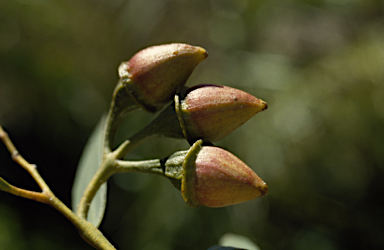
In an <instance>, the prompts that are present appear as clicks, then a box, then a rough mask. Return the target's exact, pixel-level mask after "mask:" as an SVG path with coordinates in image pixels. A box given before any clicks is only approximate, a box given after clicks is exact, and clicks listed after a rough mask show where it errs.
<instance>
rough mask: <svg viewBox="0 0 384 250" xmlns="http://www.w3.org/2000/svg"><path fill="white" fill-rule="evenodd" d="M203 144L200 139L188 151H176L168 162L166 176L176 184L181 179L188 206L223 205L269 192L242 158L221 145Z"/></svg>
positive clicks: (182, 190) (247, 199) (243, 200)
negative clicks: (220, 146)
mask: <svg viewBox="0 0 384 250" xmlns="http://www.w3.org/2000/svg"><path fill="white" fill-rule="evenodd" d="M201 144H202V141H201V140H199V141H197V142H196V143H195V144H193V146H192V147H191V149H190V150H189V151H188V152H186V151H181V152H177V153H175V154H173V155H172V156H171V157H169V158H168V160H167V162H166V163H165V175H166V176H168V177H169V178H170V179H171V181H172V182H173V184H174V185H175V186H176V187H178V185H177V181H176V180H178V179H181V187H180V189H181V193H182V196H183V198H184V200H185V201H186V203H187V204H188V205H190V206H192V207H197V206H200V205H202V206H206V207H224V206H229V205H234V204H238V203H242V202H245V201H249V200H252V199H255V198H257V197H260V196H263V195H266V194H267V192H268V186H267V184H266V183H265V182H264V181H263V180H262V179H261V178H260V177H259V176H258V175H257V174H256V173H255V172H254V171H253V170H252V169H251V168H249V167H248V166H247V165H246V164H245V163H244V162H243V161H241V160H240V159H239V158H237V157H236V156H235V155H233V154H232V153H230V152H228V151H226V150H224V149H222V148H219V147H212V146H201ZM181 162H182V163H181ZM181 164H182V172H181V171H180V165H181Z"/></svg>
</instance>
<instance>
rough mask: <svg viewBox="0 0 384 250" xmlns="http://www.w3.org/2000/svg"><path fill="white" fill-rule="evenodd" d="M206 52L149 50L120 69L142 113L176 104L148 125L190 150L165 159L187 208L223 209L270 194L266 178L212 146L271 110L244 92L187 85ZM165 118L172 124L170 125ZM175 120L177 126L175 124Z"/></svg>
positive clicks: (190, 48) (174, 48)
mask: <svg viewBox="0 0 384 250" xmlns="http://www.w3.org/2000/svg"><path fill="white" fill-rule="evenodd" d="M207 55H208V54H207V52H206V51H205V50H204V49H203V48H201V47H196V46H191V45H187V44H167V45H159V46H153V47H149V48H146V49H144V50H142V51H140V52H138V53H137V54H135V55H134V56H133V57H132V59H130V60H129V61H128V62H124V63H122V64H121V65H120V67H119V76H120V78H121V81H122V83H123V84H124V86H125V88H126V90H127V92H128V93H129V94H130V95H131V97H132V98H133V99H134V100H135V101H136V102H137V103H138V104H139V105H140V106H141V107H143V108H144V110H147V111H150V112H157V111H158V110H160V109H162V108H163V106H164V105H165V104H166V103H168V102H171V101H172V100H174V102H173V103H172V104H171V105H170V106H169V108H167V109H165V110H164V111H163V112H162V113H161V114H160V115H159V116H158V118H157V119H155V120H156V121H158V123H162V124H158V123H155V125H153V126H150V129H151V130H158V131H157V132H156V131H153V133H160V134H162V135H163V136H172V137H177V138H180V137H182V138H185V139H187V140H188V142H189V143H190V144H191V145H192V146H191V148H190V149H189V151H181V152H176V153H174V154H172V155H171V156H170V157H168V158H167V160H166V161H165V162H166V163H165V175H166V176H167V177H168V178H170V179H171V181H172V182H173V183H174V184H175V186H176V187H178V188H179V189H180V190H181V193H182V196H183V198H184V200H185V201H186V202H187V204H188V205H190V206H192V207H196V206H199V205H203V206H207V207H223V206H228V205H232V204H237V203H241V202H244V201H248V200H251V199H254V198H257V197H260V196H263V195H266V194H267V192H268V187H267V185H266V184H265V182H264V181H263V180H261V178H260V177H259V176H258V175H257V174H256V173H255V172H254V171H253V170H252V169H251V168H249V167H248V166H247V165H246V164H245V163H244V162H242V161H241V160H240V159H239V158H237V157H236V156H234V155H233V154H231V153H230V152H228V151H226V150H224V149H222V148H219V147H215V146H202V145H203V144H204V145H212V143H213V142H216V141H218V140H221V139H223V138H224V137H226V136H227V135H229V134H230V133H231V132H232V131H234V130H235V129H236V128H238V127H239V126H241V125H242V124H243V123H245V122H246V121H247V120H249V119H250V118H251V117H253V116H254V115H255V114H256V113H258V112H260V111H263V110H265V109H266V108H267V104H266V102H264V101H262V100H261V99H258V98H256V97H254V96H252V95H250V94H248V93H246V92H244V91H241V90H238V89H234V88H230V87H226V86H220V85H198V86H195V87H192V88H189V89H187V88H185V87H183V86H184V84H185V82H186V81H187V79H188V78H189V76H190V74H191V73H192V71H193V70H194V68H195V67H196V66H197V64H199V63H200V62H201V61H202V60H204V59H205V58H206V57H207ZM167 120H172V122H170V123H169V124H167V122H166V121H167ZM175 121H177V122H175Z"/></svg>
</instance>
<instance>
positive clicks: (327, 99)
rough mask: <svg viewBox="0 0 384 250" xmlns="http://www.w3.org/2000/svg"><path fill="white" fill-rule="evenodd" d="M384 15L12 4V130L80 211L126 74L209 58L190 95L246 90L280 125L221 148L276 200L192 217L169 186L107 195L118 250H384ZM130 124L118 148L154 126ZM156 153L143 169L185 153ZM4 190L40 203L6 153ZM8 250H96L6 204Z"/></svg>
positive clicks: (4, 48) (339, 8)
mask: <svg viewBox="0 0 384 250" xmlns="http://www.w3.org/2000/svg"><path fill="white" fill-rule="evenodd" d="M383 14H384V3H383V1H380V0H376V1H375V0H369V1H366V0H323V1H321V0H318V1H315V0H292V1H261V0H260V1H258V0H257V1H251V0H248V1H247V0H210V1H202V0H197V1H196V0H195V1H192V0H130V1H124V0H114V1H101V0H80V1H79V0H76V1H75V0H67V1H59V0H50V1H47V0H12V1H1V2H0V123H1V124H2V126H3V127H4V128H5V129H6V130H7V131H8V132H9V134H10V136H11V138H12V139H13V141H14V143H15V144H16V146H17V147H18V149H19V151H20V152H21V153H22V155H23V156H24V157H25V158H26V159H27V160H29V161H30V162H31V163H36V164H37V166H38V169H39V171H40V173H41V175H42V176H43V177H44V178H45V180H46V181H47V182H48V184H49V185H50V187H51V188H52V190H53V191H54V192H55V194H56V195H57V196H58V197H59V198H60V199H62V201H63V202H65V203H66V204H67V205H70V200H71V186H72V183H73V179H74V175H75V171H76V165H77V163H78V160H79V158H80V155H81V152H82V149H83V146H84V145H85V143H86V141H87V138H88V137H89V135H90V133H91V132H92V129H93V128H94V126H95V125H96V123H97V122H98V120H99V118H100V116H101V115H102V114H103V113H104V112H106V110H107V108H108V105H109V102H110V98H111V94H112V91H113V88H114V86H115V84H116V82H117V79H118V77H117V67H118V65H119V64H120V62H121V61H124V60H128V59H129V58H130V57H131V56H132V55H133V54H134V53H135V52H137V51H138V50H140V49H142V48H144V47H147V46H150V45H154V44H159V43H169V42H185V43H189V44H193V45H199V46H202V47H204V48H205V49H206V50H207V51H208V53H209V57H208V58H207V59H206V60H205V61H204V62H202V63H201V64H200V65H199V66H198V67H197V68H196V70H195V71H194V73H193V75H192V76H191V78H190V79H189V81H188V85H196V84H200V83H212V84H222V85H228V86H232V87H236V88H239V89H242V90H245V91H247V92H249V93H251V94H252V95H255V96H256V97H259V98H261V99H263V100H265V101H266V102H267V103H268V109H267V110H266V111H264V112H262V113H260V114H257V115H256V116H255V117H254V118H252V119H251V120H250V121H249V122H247V123H246V124H244V125H243V126H242V127H241V128H239V129H238V130H236V131H235V132H234V133H232V134H231V135H230V136H228V137H227V138H225V139H224V140H222V141H220V142H218V143H217V144H216V145H218V146H222V147H225V148H227V149H229V150H230V151H231V152H233V153H234V154H235V155H237V156H238V157H240V158H241V159H242V160H243V161H244V162H246V163H247V164H248V165H249V166H250V167H251V168H253V169H254V170H255V172H256V173H257V174H258V175H259V176H260V177H261V178H262V179H263V180H265V181H266V182H267V183H268V185H269V188H270V192H269V194H268V196H266V197H262V198H259V199H256V200H253V201H250V202H246V203H244V204H240V205H235V206H230V207H227V208H217V209H210V208H204V207H201V208H197V209H193V208H190V207H188V206H187V205H186V204H185V203H184V201H183V199H182V197H181V195H180V193H179V192H178V191H177V190H176V189H174V188H173V186H172V185H171V184H170V183H169V181H168V180H166V179H162V178H161V177H158V176H146V175H138V174H123V175H119V176H116V177H113V178H112V180H111V181H110V182H109V197H108V199H109V203H108V207H107V213H106V216H105V220H104V222H103V224H102V225H101V229H102V231H103V232H104V233H105V234H106V235H107V237H108V238H109V239H111V241H112V242H113V243H114V244H115V245H116V246H117V247H118V249H141V250H142V249H144V250H151V249H158V250H166V249H191V250H192V249H207V248H209V246H211V245H214V244H217V242H218V240H219V238H220V237H221V236H222V235H223V234H225V233H228V232H231V233H235V234H241V235H244V236H247V237H248V238H250V239H251V240H252V241H254V242H255V243H256V244H257V245H258V246H259V247H260V248H261V249H263V250H268V249H315V250H316V249H330V250H332V249H350V248H354V249H383V248H384V238H383V235H384V216H383V208H384V204H383V203H384V199H383V191H384V184H383V177H384V176H383V173H384V153H383V150H384V128H383V125H384V105H383V100H384V85H383V80H384V16H383ZM138 116H139V117H132V119H133V120H130V121H128V122H127V124H126V125H125V127H124V129H123V130H122V132H121V134H122V135H125V136H126V135H127V134H130V133H133V132H134V131H137V130H138V129H139V128H140V126H143V125H144V124H145V123H146V122H147V121H148V119H150V117H151V116H149V115H146V114H144V115H141V114H140V115H138ZM187 148H188V144H187V143H186V142H184V141H178V140H170V139H169V140H155V141H153V142H151V143H149V144H146V145H144V146H142V147H140V148H138V149H137V150H135V152H134V153H133V154H132V156H131V158H133V159H150V158H154V157H160V158H161V157H165V156H167V155H169V154H170V153H172V152H173V151H175V150H179V149H187ZM0 176H2V177H3V178H4V179H6V180H7V181H8V182H10V183H11V184H14V185H16V186H19V187H22V188H27V189H32V190H38V188H37V186H36V184H35V183H34V181H33V180H32V179H31V177H30V176H28V174H27V173H26V172H25V171H24V170H22V169H21V168H20V167H19V166H17V165H16V164H15V163H13V162H12V161H11V159H10V157H9V155H8V152H7V151H6V149H5V147H3V146H0ZM0 248H1V249H5V250H24V249H25V250H35V249H36V250H37V249H39V250H44V249H47V250H48V249H58V250H60V249H74V250H76V249H92V248H91V247H90V246H88V245H87V244H86V243H85V242H84V241H83V240H82V239H81V237H80V236H79V235H78V233H77V232H76V230H75V228H74V227H73V226H72V225H71V224H70V222H68V221H67V220H66V219H65V218H64V217H63V216H62V215H61V214H59V213H58V212H57V211H55V210H54V209H53V208H51V207H49V206H47V205H44V204H39V203H37V202H33V201H30V200H26V199H23V198H19V197H14V196H12V195H10V194H7V193H3V192H1V193H0Z"/></svg>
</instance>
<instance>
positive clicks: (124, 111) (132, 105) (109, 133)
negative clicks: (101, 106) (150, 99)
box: [104, 80, 140, 153]
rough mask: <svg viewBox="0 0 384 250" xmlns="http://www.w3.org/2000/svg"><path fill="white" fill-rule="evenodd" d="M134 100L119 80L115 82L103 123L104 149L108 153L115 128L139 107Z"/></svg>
mask: <svg viewBox="0 0 384 250" xmlns="http://www.w3.org/2000/svg"><path fill="white" fill-rule="evenodd" d="M139 108H140V106H138V105H137V103H136V101H135V100H133V99H132V97H131V96H130V95H129V94H128V93H127V91H126V89H125V87H124V86H123V84H122V82H121V80H120V81H119V82H118V83H117V85H116V87H115V90H114V92H113V96H112V102H111V106H110V108H109V111H108V116H107V120H106V124H105V130H104V131H105V133H104V151H105V153H110V152H111V150H112V149H113V147H114V139H115V135H116V132H117V129H118V127H119V125H120V124H121V122H122V121H123V120H124V118H125V117H127V115H128V114H130V113H132V112H133V111H135V110H137V109H139Z"/></svg>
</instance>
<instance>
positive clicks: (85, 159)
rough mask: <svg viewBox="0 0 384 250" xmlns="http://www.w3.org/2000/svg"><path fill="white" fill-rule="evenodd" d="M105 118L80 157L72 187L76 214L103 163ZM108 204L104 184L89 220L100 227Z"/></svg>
mask: <svg viewBox="0 0 384 250" xmlns="http://www.w3.org/2000/svg"><path fill="white" fill-rule="evenodd" d="M105 121H106V116H103V117H102V118H101V119H100V121H99V123H98V124H97V126H96V128H95V129H94V131H93V132H92V134H91V136H90V137H89V139H88V142H87V144H86V145H85V147H84V150H83V153H82V155H81V157H80V161H79V165H78V167H77V171H76V175H75V180H74V183H73V187H72V210H73V211H74V212H75V213H76V211H77V208H78V205H79V203H80V200H81V197H82V196H83V193H84V190H85V189H86V187H87V185H88V183H89V182H90V181H91V179H92V177H93V176H94V174H95V173H96V171H97V170H98V169H99V167H100V165H101V163H102V161H103V146H104V126H105ZM106 204H107V184H106V183H104V184H103V185H102V186H101V187H100V189H99V190H98V191H97V193H96V195H95V197H94V198H93V200H92V203H91V205H90V207H89V211H88V217H87V220H88V221H89V222H91V223H92V224H93V225H94V226H96V227H98V226H99V225H100V223H101V221H102V220H103V217H104V212H105V208H106Z"/></svg>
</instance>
